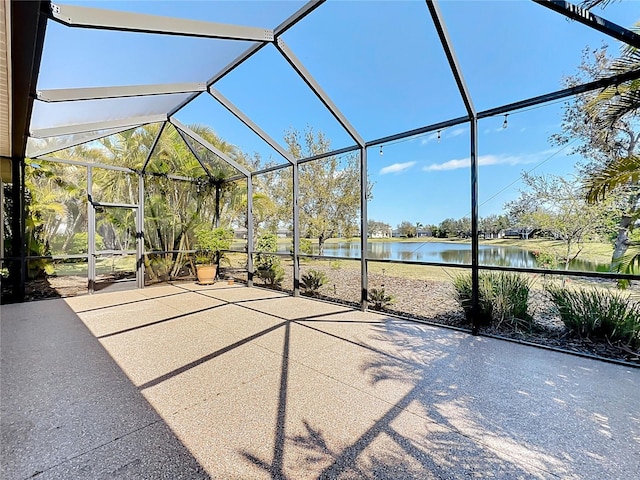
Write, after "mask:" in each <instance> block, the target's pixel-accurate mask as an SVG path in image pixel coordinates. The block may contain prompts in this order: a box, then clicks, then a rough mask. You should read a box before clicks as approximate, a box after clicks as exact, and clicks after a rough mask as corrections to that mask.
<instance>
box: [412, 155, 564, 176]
mask: <svg viewBox="0 0 640 480" xmlns="http://www.w3.org/2000/svg"><path fill="white" fill-rule="evenodd" d="M553 153H554V151H553V150H545V151H542V152H537V153H528V154H523V155H480V156H479V157H478V166H479V167H485V166H487V165H526V164H529V163H537V162H540V161H542V160H543V159H544V158H545V157H548V156H549V155H551V154H553ZM470 166H471V160H470V159H469V158H461V159H454V160H449V161H447V162H443V163H434V164H431V165H427V166H426V167H423V168H422V169H423V170H424V171H425V172H439V171H443V170H456V169H458V168H469V167H470Z"/></svg>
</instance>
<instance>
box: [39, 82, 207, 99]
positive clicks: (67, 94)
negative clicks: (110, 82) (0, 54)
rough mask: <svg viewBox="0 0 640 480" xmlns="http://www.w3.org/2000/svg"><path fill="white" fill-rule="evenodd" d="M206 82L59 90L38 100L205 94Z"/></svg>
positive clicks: (44, 91)
mask: <svg viewBox="0 0 640 480" xmlns="http://www.w3.org/2000/svg"><path fill="white" fill-rule="evenodd" d="M206 90H207V85H206V84H205V83H204V82H199V83H198V82H192V83H167V84H155V85H128V86H120V87H88V88H59V89H54V90H40V91H38V92H37V96H36V98H37V99H38V100H40V101H42V102H47V103H54V102H76V101H80V100H103V99H108V98H129V97H144V96H154V95H176V94H181V93H195V92H204V91H206Z"/></svg>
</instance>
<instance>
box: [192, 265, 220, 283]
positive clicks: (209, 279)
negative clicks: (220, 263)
mask: <svg viewBox="0 0 640 480" xmlns="http://www.w3.org/2000/svg"><path fill="white" fill-rule="evenodd" d="M196 272H197V274H198V283H199V284H200V285H211V284H212V283H215V281H216V273H218V272H217V267H216V266H215V265H196Z"/></svg>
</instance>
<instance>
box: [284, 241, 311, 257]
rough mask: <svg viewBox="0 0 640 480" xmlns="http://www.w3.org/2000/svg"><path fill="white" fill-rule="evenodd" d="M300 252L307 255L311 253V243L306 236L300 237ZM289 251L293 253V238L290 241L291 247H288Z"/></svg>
mask: <svg viewBox="0 0 640 480" xmlns="http://www.w3.org/2000/svg"><path fill="white" fill-rule="evenodd" d="M299 249H300V253H305V254H307V255H313V243H311V240H309V239H308V238H301V239H300V246H299ZM289 253H291V255H293V240H292V241H291V248H289Z"/></svg>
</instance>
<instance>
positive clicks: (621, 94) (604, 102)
mask: <svg viewBox="0 0 640 480" xmlns="http://www.w3.org/2000/svg"><path fill="white" fill-rule="evenodd" d="M638 29H639V28H638V26H636V27H635V29H634V30H638ZM638 69H640V51H639V50H638V49H637V48H634V47H630V46H628V47H626V48H624V49H623V51H622V54H621V56H620V57H619V58H617V59H615V60H613V61H612V62H611V63H610V65H609V66H608V67H607V69H606V71H605V72H603V74H604V75H607V76H608V75H616V74H620V73H625V72H630V71H634V70H638ZM639 111H640V80H633V81H629V82H625V83H623V84H620V85H612V86H609V87H607V88H606V89H604V90H603V91H602V92H600V93H599V94H597V95H596V96H594V98H593V99H591V100H590V101H589V102H588V104H587V107H586V114H587V119H588V121H591V122H594V123H595V126H596V129H597V131H599V132H601V133H600V135H601V141H602V143H603V144H606V145H609V146H610V149H611V156H610V158H609V159H608V160H607V161H606V162H604V164H602V165H601V166H599V167H598V168H596V169H595V170H594V171H592V172H591V173H590V175H589V176H588V178H587V179H586V180H585V182H584V183H585V187H586V191H587V199H588V201H589V202H591V203H593V202H597V201H601V200H603V199H605V198H606V197H608V196H610V195H611V194H612V193H614V192H615V193H620V194H622V196H623V198H624V199H625V200H624V204H623V206H622V207H623V208H622V210H623V212H622V215H621V219H620V223H619V225H618V234H617V238H616V241H615V244H614V252H613V255H612V269H614V270H619V271H625V272H630V271H631V270H632V267H633V265H634V263H639V264H640V251H639V250H638V249H635V248H634V249H633V251H632V252H631V253H630V254H627V250H628V248H629V247H630V246H635V245H634V243H633V242H632V241H631V240H630V239H629V233H630V231H632V230H633V227H634V224H635V223H636V221H637V220H638V219H639V218H640V156H639V155H638V153H639V152H638V150H639V148H640V131H637V129H636V125H637V115H638V112H639Z"/></svg>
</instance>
